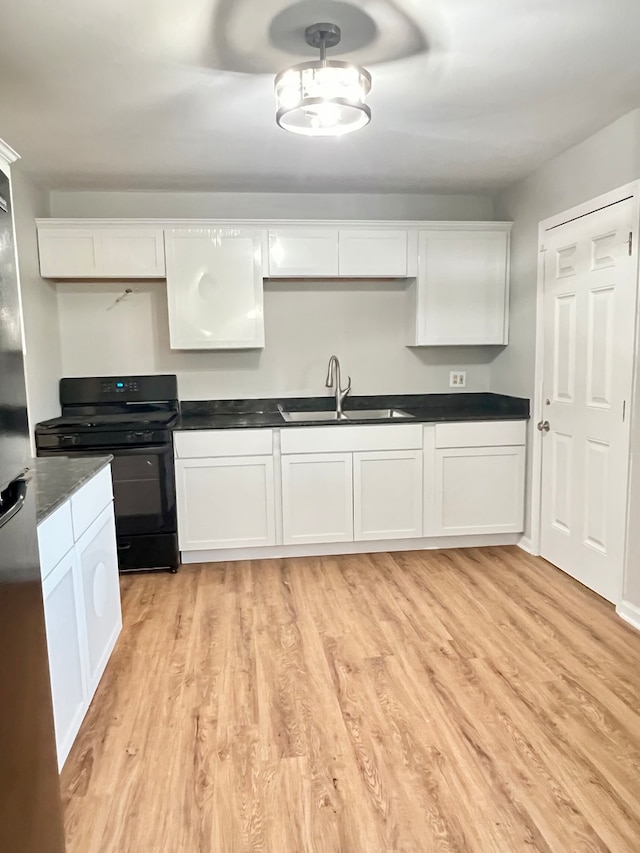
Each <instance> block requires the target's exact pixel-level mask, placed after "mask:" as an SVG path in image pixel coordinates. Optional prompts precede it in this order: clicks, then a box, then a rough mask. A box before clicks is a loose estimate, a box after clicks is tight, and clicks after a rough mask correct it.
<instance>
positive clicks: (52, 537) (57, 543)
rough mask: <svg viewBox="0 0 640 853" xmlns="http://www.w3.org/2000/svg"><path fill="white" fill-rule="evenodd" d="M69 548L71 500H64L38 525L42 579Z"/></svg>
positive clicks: (71, 533) (71, 541)
mask: <svg viewBox="0 0 640 853" xmlns="http://www.w3.org/2000/svg"><path fill="white" fill-rule="evenodd" d="M71 548H73V525H72V522H71V502H70V501H65V503H63V504H62V506H60V507H58V509H56V510H55V511H54V512H52V513H51V515H49V516H47V518H45V520H44V521H42V522H41V523H40V524H39V525H38V549H39V551H40V571H41V572H42V578H43V579H44V578H46V577H47V575H48V574H49V572H50V571H51V570H52V569H53V568H54V567H55V566H57V565H58V563H59V562H60V560H61V559H62V558H63V557H64V555H65V554H66V553H67V552H68V551H69V550H70V549H71Z"/></svg>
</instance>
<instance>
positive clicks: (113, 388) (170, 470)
mask: <svg viewBox="0 0 640 853" xmlns="http://www.w3.org/2000/svg"><path fill="white" fill-rule="evenodd" d="M60 403H61V406H62V416H61V417H59V418H52V419H51V420H48V421H43V422H42V423H39V424H38V425H37V426H36V448H37V453H38V456H57V455H60V454H65V455H68V456H85V455H94V456H95V455H104V454H105V453H109V454H111V455H112V456H113V461H112V463H111V469H112V475H113V491H114V507H115V516H116V534H117V540H118V562H119V566H120V571H121V572H131V571H144V570H153V569H169V570H171V571H176V570H177V568H178V564H179V553H178V537H177V525H176V496H175V476H174V463H173V444H172V438H171V430H172V428H173V426H174V425H175V424H176V422H177V420H178V416H179V410H180V409H179V403H178V385H177V380H176V377H175V376H173V375H163V376H121V377H113V376H102V377H90V378H77V379H75V378H73V379H61V380H60Z"/></svg>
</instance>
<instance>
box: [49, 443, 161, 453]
mask: <svg viewBox="0 0 640 853" xmlns="http://www.w3.org/2000/svg"><path fill="white" fill-rule="evenodd" d="M62 449H63V451H66V452H67V453H68V451H67V450H66V448H62ZM79 450H80V451H81V452H82V453H83V454H84V453H86V454H87V455H89V454H91V455H92V456H98V455H100V454H102V455H104V454H105V453H111V454H112V455H113V456H116V455H117V456H140V454H142V453H152V454H154V455H160V454H162V453H168V454H171V456H173V452H172V450H173V448H172V446H171V443H170V442H168V443H167V444H135V445H133V446H132V445H128V444H119V445H107V446H103V447H83V448H76V452H78V451H79Z"/></svg>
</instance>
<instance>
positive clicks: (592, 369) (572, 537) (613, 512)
mask: <svg viewBox="0 0 640 853" xmlns="http://www.w3.org/2000/svg"><path fill="white" fill-rule="evenodd" d="M632 216H633V203H632V200H631V199H627V200H626V201H621V202H618V203H617V204H612V205H609V206H608V207H605V208H603V209H601V210H596V211H595V212H593V213H590V214H588V215H586V216H582V217H580V218H578V219H575V220H573V221H571V222H568V223H566V224H564V225H560V226H558V227H556V228H553V229H550V230H549V231H547V232H546V235H545V238H544V251H545V254H544V377H543V399H544V405H543V416H542V420H541V421H540V423H539V424H538V428H539V429H541V430H542V432H543V441H542V445H543V450H542V507H541V540H540V552H541V554H542V556H543V557H545V558H546V559H547V560H549V561H550V562H551V563H553V564H554V565H556V566H558V567H559V568H561V569H563V570H564V571H565V572H567V573H568V574H570V575H571V576H572V577H574V578H576V579H577V580H579V581H580V582H581V583H583V584H585V585H586V586H588V587H589V588H590V589H593V590H594V591H595V592H597V593H599V594H600V595H602V596H603V597H604V598H606V599H608V600H609V601H613V602H618V601H619V600H620V598H621V593H622V571H623V554H624V540H625V526H626V502H627V480H628V458H629V430H628V418H629V414H630V393H631V382H632V370H633V352H634V326H635V305H636V296H635V281H636V275H635V258H634V257H632V256H631V242H630V232H631V230H632ZM633 254H634V255H635V250H634V252H633Z"/></svg>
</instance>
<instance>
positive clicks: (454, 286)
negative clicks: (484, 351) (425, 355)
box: [409, 223, 511, 346]
mask: <svg viewBox="0 0 640 853" xmlns="http://www.w3.org/2000/svg"><path fill="white" fill-rule="evenodd" d="M465 224H466V223H465ZM510 227H511V226H510V225H508V224H504V225H502V224H500V223H487V225H486V226H483V225H478V226H475V227H473V228H470V227H464V225H463V224H462V223H461V224H460V226H458V227H456V228H447V229H435V228H434V230H428V231H426V230H425V231H420V232H419V234H418V276H417V280H416V285H415V324H414V323H413V322H412V329H411V334H410V340H409V344H410V345H411V346H454V345H458V344H506V343H507V336H508V293H509V288H508V284H509V232H510Z"/></svg>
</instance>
